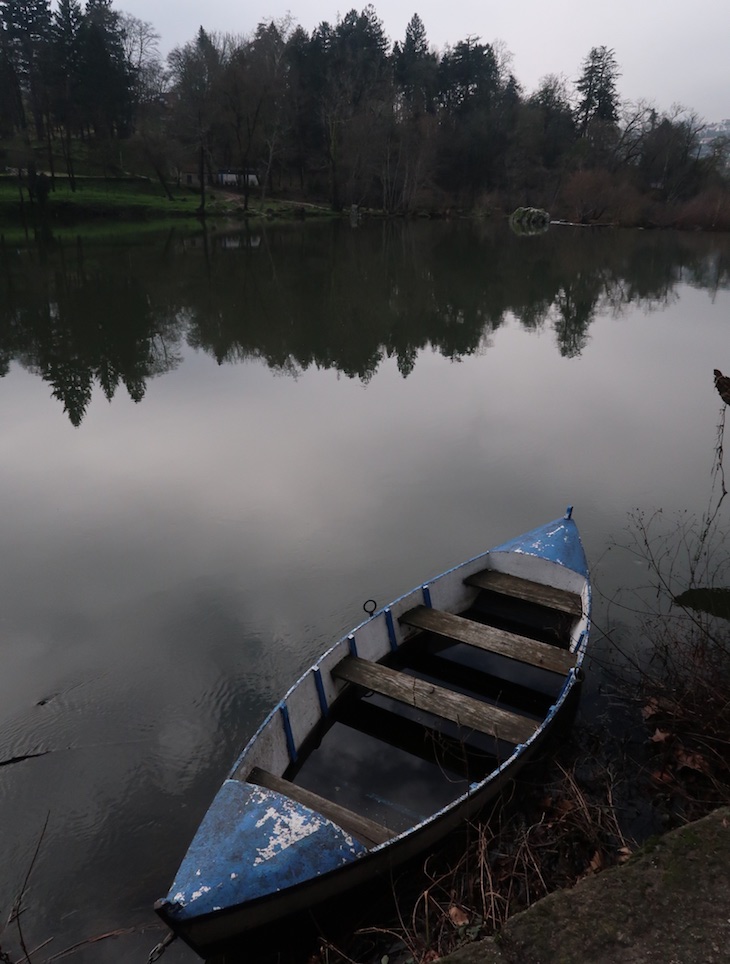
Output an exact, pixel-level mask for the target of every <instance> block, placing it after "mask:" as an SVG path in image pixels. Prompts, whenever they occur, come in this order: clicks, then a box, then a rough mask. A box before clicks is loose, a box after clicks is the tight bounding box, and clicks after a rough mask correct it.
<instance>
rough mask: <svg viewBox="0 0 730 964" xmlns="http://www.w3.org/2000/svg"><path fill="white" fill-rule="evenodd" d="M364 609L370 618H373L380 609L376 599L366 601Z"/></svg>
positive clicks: (363, 605)
mask: <svg viewBox="0 0 730 964" xmlns="http://www.w3.org/2000/svg"><path fill="white" fill-rule="evenodd" d="M362 608H363V609H364V610H365V612H366V613H367V614H368V616H372V614H373V613H374V612H375V610H376V609H377V608H378V604H377V603H376V602H375V600H374V599H366V600H365V602H364V603H363V604H362Z"/></svg>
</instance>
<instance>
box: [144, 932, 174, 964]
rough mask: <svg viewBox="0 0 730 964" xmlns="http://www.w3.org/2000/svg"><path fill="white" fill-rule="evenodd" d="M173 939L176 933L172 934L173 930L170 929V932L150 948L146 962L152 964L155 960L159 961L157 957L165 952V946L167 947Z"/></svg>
mask: <svg viewBox="0 0 730 964" xmlns="http://www.w3.org/2000/svg"><path fill="white" fill-rule="evenodd" d="M174 940H177V934H173V932H172V931H170V933H169V934H167V935H166V937H165V938H164V939H163V940H161V941H160V943H159V944H155V946H154V947H153V948H152V950H151V951H150V956H149V957H148V958H147V964H154V962H155V961H159V959H160V958H161V957H162V955H163V954H164V953H165V950H166V949H167V947H169V945H170V944H172V942H173V941H174Z"/></svg>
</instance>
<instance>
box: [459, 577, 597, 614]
mask: <svg viewBox="0 0 730 964" xmlns="http://www.w3.org/2000/svg"><path fill="white" fill-rule="evenodd" d="M464 582H465V583H466V584H467V585H468V586H474V587H475V588H477V589H489V590H491V591H492V592H498V593H502V595H504V596H513V597H514V598H516V599H524V600H525V601H526V602H532V603H537V604H538V605H540V606H547V607H548V608H549V609H557V610H559V611H560V612H564V613H569V614H570V615H571V616H581V615H582V614H583V606H582V603H581V598H580V596H579V595H578V594H577V593H574V592H568V591H567V590H565V589H554V588H553V587H552V586H544V585H542V583H539V582H532V581H531V580H530V579H522V578H521V577H520V576H511V575H509V574H508V573H506V572H497V571H496V570H494V569H483V570H482V571H481V572H475V573H474V575H472V576H467V577H466V579H465V580H464Z"/></svg>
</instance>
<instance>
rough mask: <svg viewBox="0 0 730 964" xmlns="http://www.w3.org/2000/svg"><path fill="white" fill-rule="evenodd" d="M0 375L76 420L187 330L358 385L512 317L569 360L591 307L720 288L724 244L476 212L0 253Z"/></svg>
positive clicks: (728, 268) (728, 248)
mask: <svg viewBox="0 0 730 964" xmlns="http://www.w3.org/2000/svg"><path fill="white" fill-rule="evenodd" d="M0 264H1V265H2V277H3V287H4V289H5V297H4V299H3V301H2V304H1V305H0V376H2V375H3V374H5V373H6V372H7V371H8V368H9V365H10V362H12V361H16V362H18V363H20V364H21V365H23V366H24V367H25V368H27V369H28V370H30V371H33V372H36V373H38V374H39V375H40V376H41V377H42V378H43V379H44V380H45V381H47V382H48V383H49V384H50V385H51V387H52V393H53V395H54V396H55V397H57V398H58V399H59V400H60V401H61V402H62V403H63V406H64V410H65V411H66V412H67V413H68V415H69V418H70V419H71V421H72V422H73V423H74V424H75V425H78V424H79V423H80V422H81V420H82V418H83V416H84V413H85V411H86V409H87V407H88V405H89V401H90V399H91V396H92V392H93V390H94V388H95V386H98V387H99V388H100V389H101V391H102V392H103V394H104V395H105V397H106V398H108V399H110V400H111V399H112V398H113V397H114V395H115V393H116V392H117V390H118V388H119V386H120V385H122V386H124V388H125V389H126V391H127V392H128V394H129V396H130V397H131V398H132V399H134V400H135V401H139V400H140V399H141V398H142V397H143V396H144V393H145V389H146V382H147V380H148V379H149V378H151V377H153V376H154V375H158V374H161V373H163V372H166V371H169V370H171V369H172V368H174V367H175V366H176V365H177V364H178V363H179V361H180V358H181V352H182V348H183V342H184V341H187V343H188V344H189V345H191V346H193V347H195V348H198V349H200V350H202V351H204V352H206V353H208V354H210V355H211V356H212V357H214V358H215V359H216V360H217V361H218V362H219V363H220V364H222V363H224V362H226V363H230V362H236V361H240V360H242V359H247V358H260V359H262V360H263V361H265V362H266V364H267V365H269V366H270V367H271V368H273V369H276V370H278V371H280V372H283V373H288V374H296V373H298V372H301V371H304V370H306V369H308V368H310V367H312V366H316V367H318V368H324V369H335V370H337V371H338V372H341V373H343V374H345V375H347V376H348V377H351V378H358V379H361V380H363V381H367V380H368V379H369V378H371V377H372V375H373V373H374V372H375V371H376V370H377V369H378V367H379V366H380V365H381V363H382V362H383V360H384V359H385V358H395V359H396V360H397V365H398V368H399V370H400V371H401V373H402V374H403V376H404V377H405V376H407V375H408V374H409V373H410V372H411V371H412V369H413V367H414V365H415V364H416V363H417V358H418V355H419V353H420V352H422V351H423V350H424V349H427V348H429V347H430V348H431V349H432V350H434V351H437V352H439V353H440V354H442V355H444V356H445V357H448V358H455V359H456V358H461V357H465V356H467V355H469V354H472V353H474V352H478V351H483V350H485V348H486V346H488V344H489V342H490V337H491V335H492V334H493V333H494V332H495V331H496V330H497V329H498V328H499V327H500V326H502V325H503V324H505V322H506V321H507V320H508V319H516V320H517V321H518V322H519V323H520V324H521V325H522V326H523V327H524V328H525V329H527V330H551V331H552V332H553V333H554V337H555V342H556V348H557V350H558V351H559V352H560V353H561V354H562V355H564V356H566V357H575V356H577V355H580V353H581V351H582V350H583V347H584V345H585V343H586V340H587V337H588V331H589V328H590V325H591V323H592V321H593V319H594V318H596V317H597V316H599V315H600V314H603V313H605V312H607V311H608V312H611V313H613V314H617V313H620V312H622V311H624V310H625V309H626V307H627V306H629V305H631V306H640V307H642V308H643V309H644V310H652V309H656V308H659V307H662V306H664V305H666V304H667V303H668V302H669V301H670V300H671V299H672V298H673V297H675V286H676V284H677V282H678V281H679V280H682V281H683V282H685V283H690V284H693V285H697V286H700V287H705V288H709V289H710V290H712V291H715V290H717V288H719V287H727V286H728V283H729V279H730V245H729V244H728V242H727V241H726V240H725V239H722V240H717V239H715V240H714V241H712V240H711V239H709V238H706V237H698V236H694V235H679V234H669V233H667V234H662V235H658V234H649V233H642V232H621V233H616V232H611V231H607V230H603V229H599V230H591V229H579V230H576V229H569V228H557V229H555V228H553V229H551V231H550V232H548V233H547V234H545V235H542V236H539V237H534V238H532V237H531V238H519V237H516V236H515V235H514V234H512V233H511V232H509V231H508V230H506V229H503V228H502V227H501V226H493V225H492V226H490V225H483V224H478V223H468V224H465V223H438V224H432V223H413V224H402V223H391V222H384V223H379V224H370V225H366V226H365V227H364V228H362V227H361V228H358V229H357V230H351V229H350V228H349V227H348V226H347V225H345V224H341V223H339V222H337V223H326V224H320V225H305V226H289V227H285V228H281V229H275V230H271V229H268V230H265V231H264V230H262V231H260V232H259V233H258V234H256V235H252V233H251V232H248V233H246V232H242V233H241V235H240V236H236V237H232V236H230V235H226V236H223V235H221V234H216V233H212V234H210V235H208V236H207V237H203V236H194V237H192V236H189V237H186V238H180V239H175V238H174V237H172V238H171V237H168V238H167V240H166V241H165V242H159V243H155V242H151V241H150V242H147V243H145V244H143V245H139V246H132V245H123V246H122V245H120V246H112V245H108V246H95V247H88V246H86V247H85V246H83V245H81V244H80V243H79V244H77V245H71V246H68V245H59V246H57V247H56V248H53V249H51V250H50V251H49V250H45V251H42V250H24V251H22V252H20V253H18V252H8V251H7V250H5V249H3V250H1V251H0Z"/></svg>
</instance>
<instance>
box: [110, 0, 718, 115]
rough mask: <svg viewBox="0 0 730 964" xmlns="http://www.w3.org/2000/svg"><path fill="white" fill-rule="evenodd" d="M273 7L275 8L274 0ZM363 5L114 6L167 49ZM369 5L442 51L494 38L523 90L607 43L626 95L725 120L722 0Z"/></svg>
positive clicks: (390, 28)
mask: <svg viewBox="0 0 730 964" xmlns="http://www.w3.org/2000/svg"><path fill="white" fill-rule="evenodd" d="M279 4H280V5H279ZM364 6H365V4H364V3H362V2H360V3H342V2H341V0H289V2H288V3H287V0H245V2H242V0H238V2H237V0H115V3H114V8H115V9H116V10H119V11H126V12H127V13H131V14H133V15H134V16H136V17H139V18H140V19H141V20H146V21H148V22H150V23H151V24H153V26H154V27H155V29H156V30H157V32H158V33H159V34H160V35H161V38H162V41H161V49H162V51H163V52H164V53H167V52H168V51H169V50H170V49H171V48H172V47H174V46H176V45H177V44H182V43H185V42H187V41H188V40H192V39H193V37H194V36H195V33H196V32H197V29H198V27H199V26H203V27H205V29H206V30H208V31H220V32H231V33H237V34H249V33H250V32H251V31H252V30H253V29H254V28H255V27H256V24H257V23H259V22H260V21H261V20H269V19H271V18H275V19H276V18H279V17H282V16H284V15H285V14H286V13H291V15H292V17H293V18H294V20H295V22H296V23H298V24H301V26H302V27H304V28H305V30H307V31H311V30H312V29H313V28H314V27H316V26H317V24H319V23H321V22H322V21H323V20H328V21H330V22H331V23H333V22H335V21H336V20H337V16H338V14H340V15H343V14H345V13H347V11H348V10H351V9H352V8H353V7H355V8H356V9H357V10H361V9H362V8H363V7H364ZM374 7H375V10H376V12H377V14H378V16H379V17H380V19H381V20H382V21H383V24H384V25H385V30H386V33H387V35H388V36H389V37H390V39H391V40H392V41H395V40H402V39H403V37H404V35H405V29H406V25H407V23H408V21H409V20H410V18H411V17H412V15H413V14H414V13H416V12H417V13H418V14H419V16H420V17H421V19H422V20H423V23H424V25H425V27H426V33H427V35H428V39H429V42H430V44H431V45H432V46H435V47H436V48H438V50H442V49H443V48H444V46H445V45H446V44H455V43H457V42H458V41H459V40H464V39H466V37H468V36H475V37H480V38H481V40H482V41H483V42H493V41H495V40H502V41H503V42H504V44H505V45H506V47H507V49H508V50H510V51H511V52H512V53H513V54H514V60H513V63H512V71H513V73H514V74H515V76H516V77H517V79H518V80H519V81H520V83H521V84H522V85H523V87H524V88H525V91H526V92H527V93H529V92H531V91H532V90H534V89H535V87H536V86H537V84H538V82H539V80H540V78H541V77H542V76H544V75H545V74H548V73H556V74H564V75H565V76H566V77H567V78H568V79H569V80H571V81H572V80H574V79H575V78H576V76H577V75H578V72H579V70H580V64H581V62H582V60H583V58H584V57H585V56H586V54H587V53H588V51H589V50H590V48H591V47H596V46H600V45H604V44H605V46H607V47H613V49H614V50H615V52H616V59H617V61H618V63H619V66H620V68H621V73H622V76H621V79H620V81H619V92H620V94H621V97H622V99H624V100H636V99H638V98H644V99H645V100H649V101H652V102H653V103H654V104H655V106H656V107H657V108H658V109H659V110H668V109H669V108H670V107H671V106H672V105H673V104H681V105H683V106H685V107H688V108H692V109H694V110H696V111H697V112H698V113H699V114H700V115H701V116H702V117H703V118H704V119H705V120H707V121H717V120H722V119H724V118H727V117H730V3H728V2H727V0H612V2H611V0H604V2H603V3H600V4H599V3H596V2H595V0H581V2H579V0H552V2H548V0H502V2H501V3H490V2H484V0H481V2H477V0H446V2H444V0H440V2H438V3H437V2H435V0H387V2H386V0H381V2H379V3H374Z"/></svg>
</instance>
